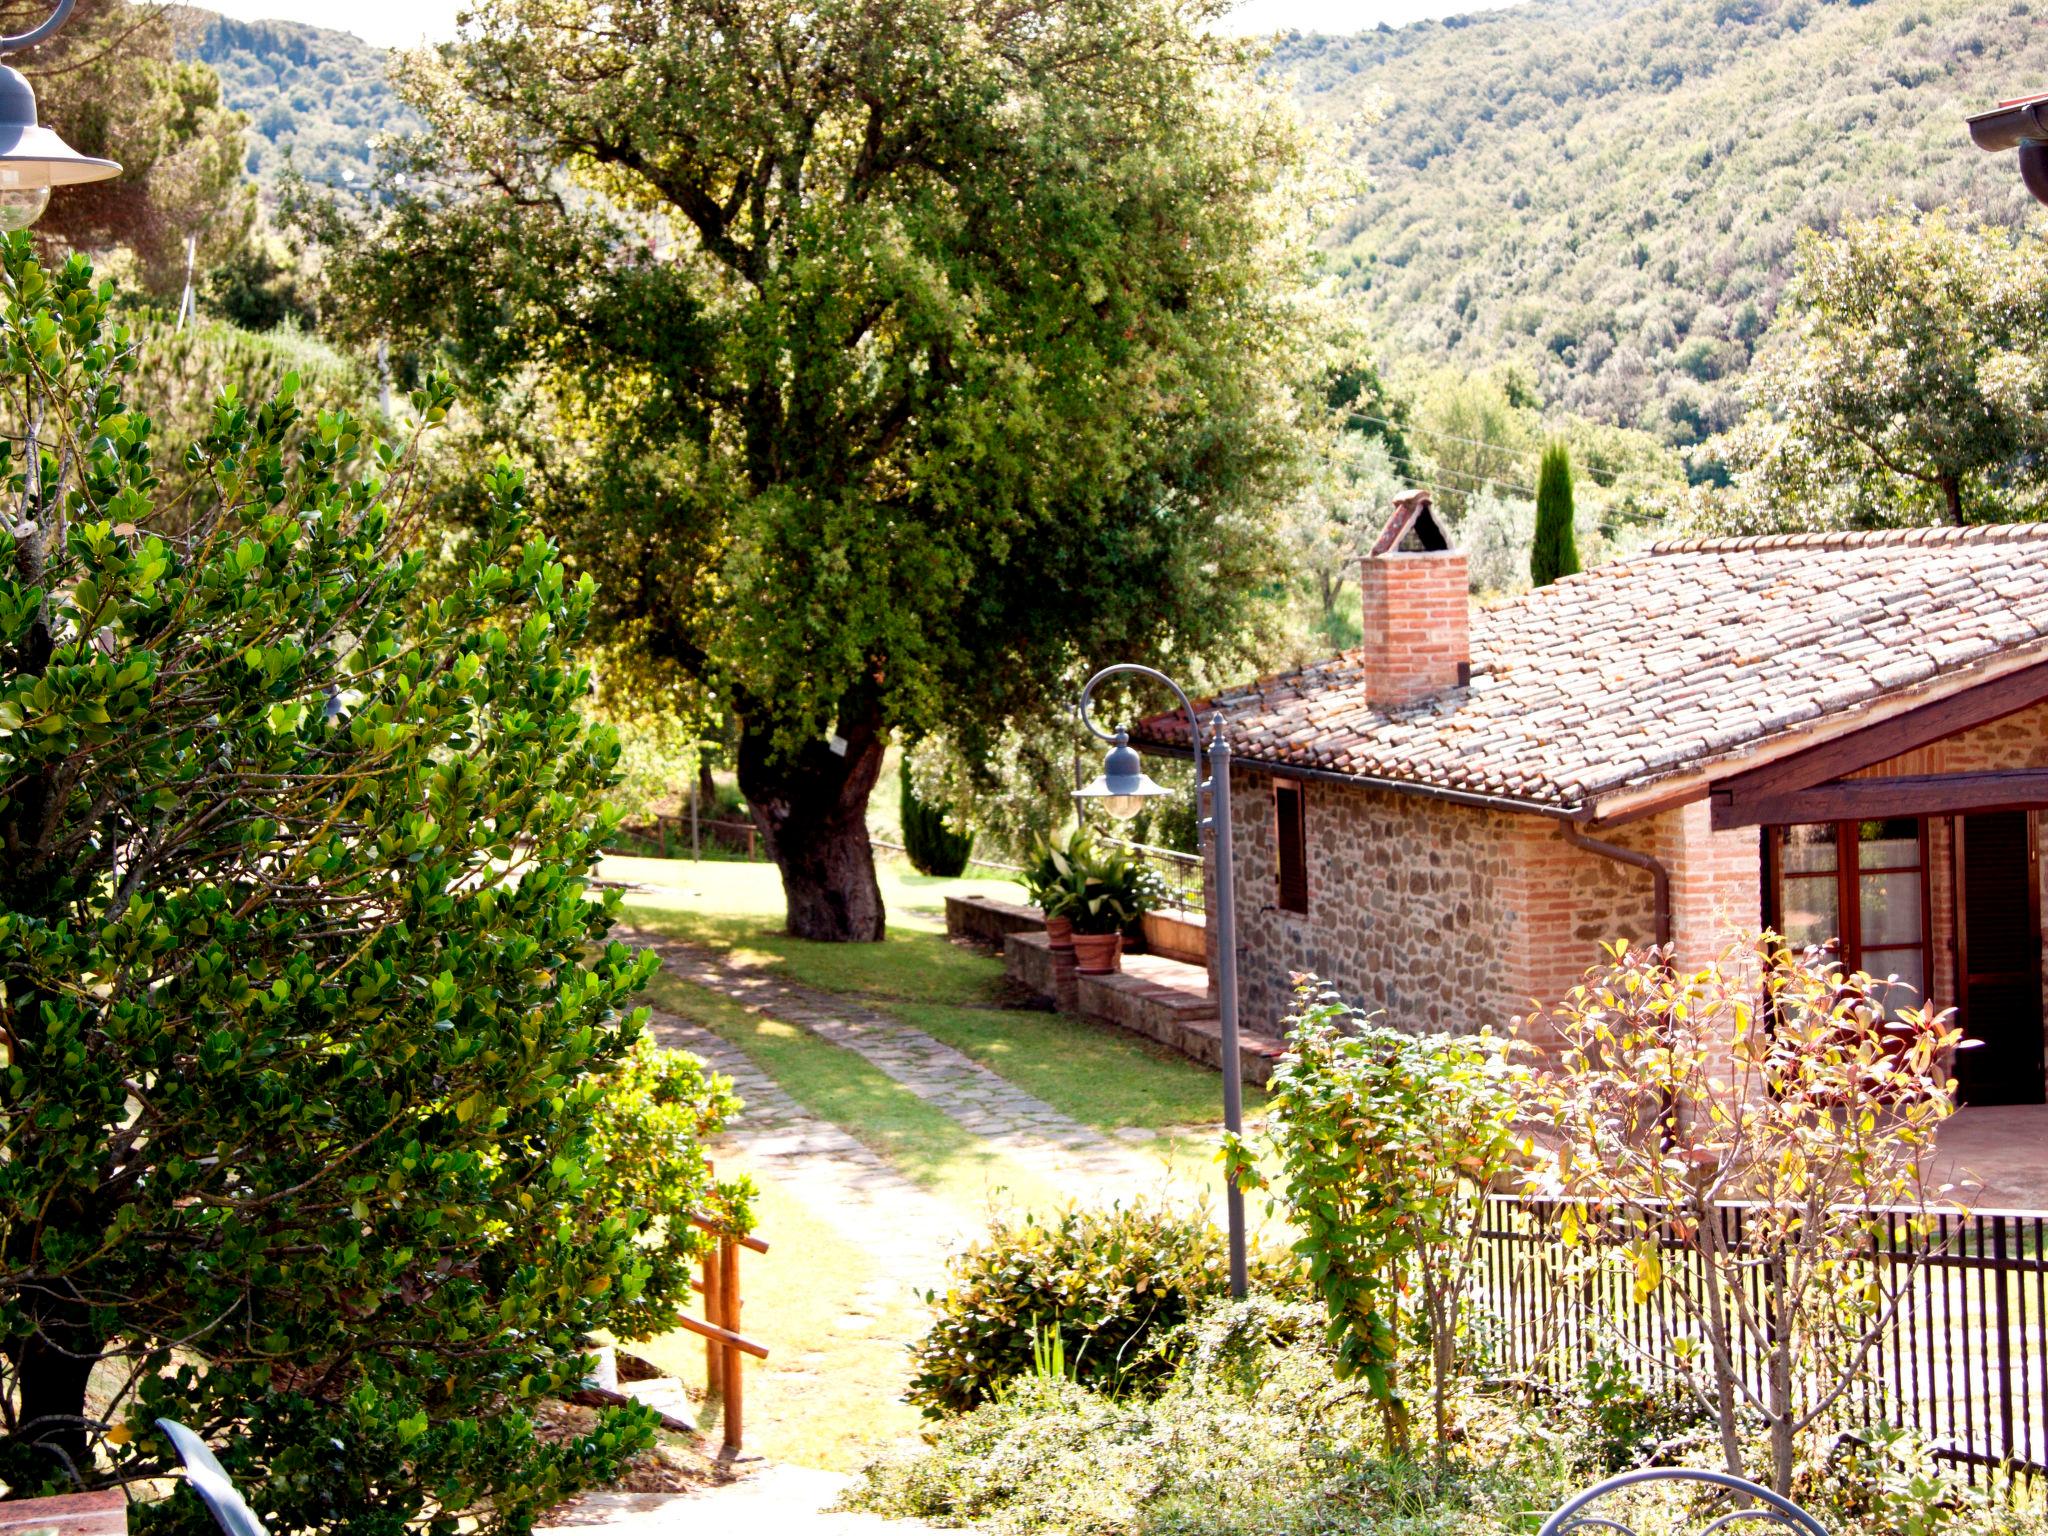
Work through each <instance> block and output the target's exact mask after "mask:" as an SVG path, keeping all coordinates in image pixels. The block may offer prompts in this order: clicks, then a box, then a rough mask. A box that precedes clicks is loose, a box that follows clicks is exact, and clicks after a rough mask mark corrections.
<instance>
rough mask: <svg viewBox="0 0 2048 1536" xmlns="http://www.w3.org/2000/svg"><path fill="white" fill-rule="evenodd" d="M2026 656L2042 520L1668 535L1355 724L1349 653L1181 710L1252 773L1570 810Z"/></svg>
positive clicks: (1523, 612)
mask: <svg viewBox="0 0 2048 1536" xmlns="http://www.w3.org/2000/svg"><path fill="white" fill-rule="evenodd" d="M2029 651H2038V652H2040V653H2042V655H2044V656H2048V525H2042V524H2020V525H2011V526H1986V527H1975V528H1903V529H1887V530H1884V531H1881V532H1874V533H1821V534H1787V535H1782V536H1775V537H1760V538H1738V539H1682V540H1674V541H1671V542H1668V543H1663V544H1658V545H1656V546H1654V547H1653V548H1652V549H1651V550H1650V552H1649V553H1647V554H1644V555H1638V556H1635V557H1633V558H1631V559H1627V560H1620V561H1615V562H1613V563H1612V564H1609V565H1603V566H1600V567H1598V568H1596V569H1594V570H1591V571H1587V572H1585V573H1583V574H1581V575H1578V576H1571V577H1567V578H1566V579H1564V580H1563V581H1559V582H1555V583H1553V584H1551V585H1550V586H1548V587H1544V588H1542V589H1540V590H1538V591H1535V592H1531V593H1528V594H1526V595H1525V596H1522V597H1518V598H1515V599H1512V600H1511V601H1508V602H1505V603H1502V604H1500V605H1498V606H1496V607H1492V608H1486V609H1481V610H1478V611H1475V612H1474V614H1473V616H1472V682H1471V686H1470V687H1469V688H1454V689H1451V690H1449V691H1447V692H1445V693H1443V694H1441V695H1439V696H1437V697H1436V698H1434V699H1431V700H1428V701H1426V702H1424V703H1421V704H1418V705H1414V706H1412V707H1409V708H1405V709H1398V710H1391V711H1389V710H1381V709H1376V708H1374V707H1372V706H1371V705H1369V704H1367V703H1366V702H1365V692H1364V682H1363V677H1362V670H1361V667H1360V664H1359V653H1357V652H1355V651H1353V652H1346V653H1344V654H1343V655H1339V656H1335V657H1332V658H1331V659H1330V660H1328V661H1324V662H1319V663H1317V664H1315V665H1313V666H1310V667H1307V668H1304V669H1303V670H1301V671H1299V672H1293V673H1288V674H1286V675H1284V676H1280V677H1273V678H1267V679H1264V680H1262V681H1259V682H1256V683H1252V684H1250V685H1248V686H1246V687H1243V688H1238V689H1233V690H1228V691H1225V692H1223V693H1220V694H1218V695H1217V696H1216V698H1215V699H1214V700H1211V701H1205V703H1204V704H1203V706H1202V708H1203V713H1204V714H1205V715H1206V714H1207V713H1208V711H1209V710H1210V709H1211V708H1216V709H1220V710H1221V711H1222V712H1223V714H1224V716H1225V718H1226V720H1228V722H1229V730H1230V741H1231V748H1232V750H1233V751H1235V752H1237V753H1238V754H1239V755H1240V756H1241V757H1245V758H1250V759H1253V760H1255V761H1258V762H1264V763H1270V764H1274V765H1276V766H1277V765H1288V766H1297V767H1304V768H1313V769H1319V770H1322V771H1325V772H1333V773H1339V774H1345V775H1349V776H1355V777H1359V778H1362V779H1368V780H1384V781H1395V782H1398V783H1402V784H1406V785H1410V786H1413V787H1416V788H1420V789H1424V790H1448V791H1452V792H1461V793H1466V794H1476V795H1486V796H1499V797H1504V798H1507V799H1511V800H1516V801H1521V802H1525V803H1527V804H1528V805H1529V806H1530V807H1531V808H1532V809H1548V810H1552V811H1573V810H1580V809H1583V808H1586V807H1588V806H1589V805H1591V804H1592V803H1593V802H1595V801H1597V800H1600V799H1602V798H1604V797H1608V796H1611V795H1614V794H1616V793H1617V792H1621V791H1626V790H1632V789H1635V788H1638V787H1640V786H1643V785H1647V784H1650V783H1652V782H1654V781H1656V780H1658V779H1661V778H1666V777H1670V776H1672V775H1674V774H1679V773H1683V772H1686V771H1688V770H1693V769H1699V768H1702V767H1706V766H1709V765H1711V764H1713V763H1714V762H1715V761H1717V760H1719V759H1723V758H1728V757H1733V756H1737V755H1740V754H1744V753H1747V752H1748V751H1750V750H1752V749H1754V748H1755V747H1757V746H1759V745H1760V744H1765V743H1769V742H1771V741H1772V740H1773V739H1774V738H1781V737H1789V736H1792V735H1795V734H1799V733H1801V732H1802V731H1806V732H1810V731H1811V730H1812V729H1813V722H1815V721H1817V720H1818V719H1819V718H1820V717H1821V716H1823V715H1825V714H1833V713H1836V712H1850V713H1856V714H1860V713H1861V712H1862V711H1863V710H1864V709H1865V708H1867V707H1868V706H1871V705H1873V704H1876V703H1878V702H1880V701H1884V700H1888V699H1892V698H1897V697H1905V696H1909V695H1912V694H1916V693H1919V692H1923V691H1926V692H1931V691H1934V690H1937V689H1940V688H1942V687H1943V686H1944V685H1948V684H1954V683H1958V682H1960V681H1962V680H1963V679H1964V678H1965V677H1966V676H1967V675H1969V674H1972V673H1974V672H1976V671H1978V670H1981V667H1982V665H1983V664H1985V663H1987V662H1991V661H1995V660H1997V659H1999V658H2002V657H2007V656H2010V655H2012V654H2014V653H2018V652H2029ZM1133 736H1134V738H1135V739H1136V740H1138V741H1139V742H1140V743H1141V744H1142V743H1149V744H1152V745H1158V746H1175V745H1178V746H1182V747H1184V746H1185V743H1186V740H1187V730H1186V727H1185V724H1184V723H1183V722H1182V721H1181V720H1180V719H1179V718H1178V717H1177V716H1169V715H1157V716H1154V717H1152V718H1151V719H1149V720H1145V721H1142V722H1140V723H1139V725H1138V726H1137V727H1136V729H1135V730H1134V731H1133Z"/></svg>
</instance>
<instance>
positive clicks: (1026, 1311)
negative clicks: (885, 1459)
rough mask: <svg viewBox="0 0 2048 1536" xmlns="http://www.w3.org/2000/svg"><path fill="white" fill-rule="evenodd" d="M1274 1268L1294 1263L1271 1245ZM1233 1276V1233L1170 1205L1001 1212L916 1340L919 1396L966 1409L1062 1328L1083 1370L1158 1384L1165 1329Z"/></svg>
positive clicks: (1095, 1379) (938, 1407)
mask: <svg viewBox="0 0 2048 1536" xmlns="http://www.w3.org/2000/svg"><path fill="white" fill-rule="evenodd" d="M1261 1268H1262V1276H1263V1278H1265V1279H1266V1280H1267V1281H1269V1282H1272V1281H1277V1279H1278V1278H1279V1277H1280V1276H1281V1275H1282V1274H1284V1265H1281V1264H1277V1263H1275V1262H1274V1261H1272V1260H1271V1259H1270V1257H1268V1258H1267V1259H1266V1260H1265V1261H1264V1262H1263V1263H1262V1266H1261ZM1229 1288H1230V1266H1229V1256H1228V1252H1227V1250H1226V1247H1225V1243H1224V1237H1223V1234H1222V1233H1221V1232H1220V1231H1218V1230H1217V1228H1216V1227H1215V1225H1214V1224H1213V1223H1211V1222H1210V1221H1209V1220H1208V1219H1207V1218H1206V1217H1204V1216H1201V1215H1199V1214H1196V1213H1191V1212H1185V1211H1177V1210H1173V1209H1169V1208H1167V1207H1163V1206H1148V1205H1130V1206H1123V1205H1117V1206H1111V1207H1110V1208H1108V1209H1107V1210H1083V1209H1076V1208H1069V1209H1067V1210H1065V1211H1062V1212H1061V1213H1060V1214H1059V1216H1058V1217H1056V1218H1055V1219H1054V1220H1052V1221H1050V1222H1040V1221H1036V1220H1033V1219H1031V1218H1029V1217H1026V1218H1024V1219H1022V1220H1018V1221H1011V1220H1007V1219H999V1220H997V1221H996V1222H995V1223H994V1225H993V1226H991V1228H990V1229H989V1234H988V1236H987V1237H986V1238H985V1239H983V1240H982V1241H981V1242H979V1243H977V1244H975V1245H974V1246H973V1247H971V1248H969V1249H968V1250H967V1251H966V1252H965V1253H962V1254H960V1255H958V1256H956V1257H955V1258H954V1260H953V1263H952V1273H951V1275H950V1277H949V1281H948V1284H947V1286H946V1290H945V1292H944V1294H943V1295H933V1296H931V1297H929V1298H927V1299H928V1300H930V1301H931V1303H932V1307H933V1312H934V1316H933V1320H932V1326H931V1328H930V1330H929V1331H928V1332H927V1333H926V1334H925V1336H924V1338H923V1339H921V1340H920V1341H919V1342H918V1343H917V1344H916V1345H915V1346H914V1350H913V1353H914V1358H915V1362H916V1374H915V1375H914V1376H913V1377H912V1379H911V1383H910V1391H909V1394H908V1395H909V1399H910V1401H911V1402H913V1403H916V1404H918V1405H920V1406H921V1407H923V1408H924V1409H925V1411H926V1412H927V1413H929V1414H933V1415H938V1414H944V1413H959V1412H962V1411H963V1410H965V1409H969V1408H972V1407H973V1406H974V1405H975V1404H977V1403H982V1402H986V1401H987V1400H988V1399H989V1398H991V1397H993V1396H995V1395H996V1394H997V1393H998V1392H999V1391H1000V1390H1001V1389H1002V1388H1003V1387H1004V1386H1005V1384H1006V1383H1009V1382H1012V1381H1014V1380H1016V1379H1017V1378H1019V1377H1024V1376H1029V1375H1031V1374H1033V1368H1034V1363H1035V1360H1036V1359H1038V1358H1040V1357H1042V1356H1043V1354H1044V1352H1045V1350H1046V1347H1047V1346H1046V1340H1047V1338H1048V1337H1049V1336H1050V1335H1052V1334H1055V1333H1056V1334H1057V1336H1058V1339H1059V1350H1060V1352H1061V1354H1062V1356H1063V1358H1064V1361H1065V1365H1066V1374H1067V1375H1069V1376H1070V1377H1072V1379H1074V1380H1075V1381H1079V1382H1084V1383H1089V1384H1094V1385H1100V1386H1105V1387H1110V1388H1114V1389H1117V1390H1131V1391H1139V1392H1142V1391H1146V1390H1150V1389H1152V1388H1154V1387H1156V1386H1157V1385H1158V1384H1159V1383H1160V1382H1161V1381H1163V1380H1165V1379H1166V1377H1167V1376H1169V1375H1170V1374H1171V1373H1172V1370H1173V1361H1172V1359H1171V1356H1170V1354H1169V1353H1167V1352H1165V1351H1163V1350H1162V1349H1161V1347H1160V1344H1161V1341H1162V1340H1164V1339H1165V1338H1166V1336H1167V1335H1168V1334H1169V1333H1170V1332H1171V1331H1172V1330H1173V1329H1174V1328H1175V1327H1176V1326H1178V1325H1179V1324H1181V1323H1183V1322H1185V1321H1187V1319H1188V1317H1189V1316H1190V1315H1191V1314H1192V1313H1193V1311H1194V1309H1195V1307H1196V1305H1197V1304H1198V1303H1200V1302H1201V1301H1203V1300H1206V1299H1209V1298H1212V1297H1217V1296H1222V1295H1224V1294H1226V1293H1227V1292H1228V1291H1229Z"/></svg>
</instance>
